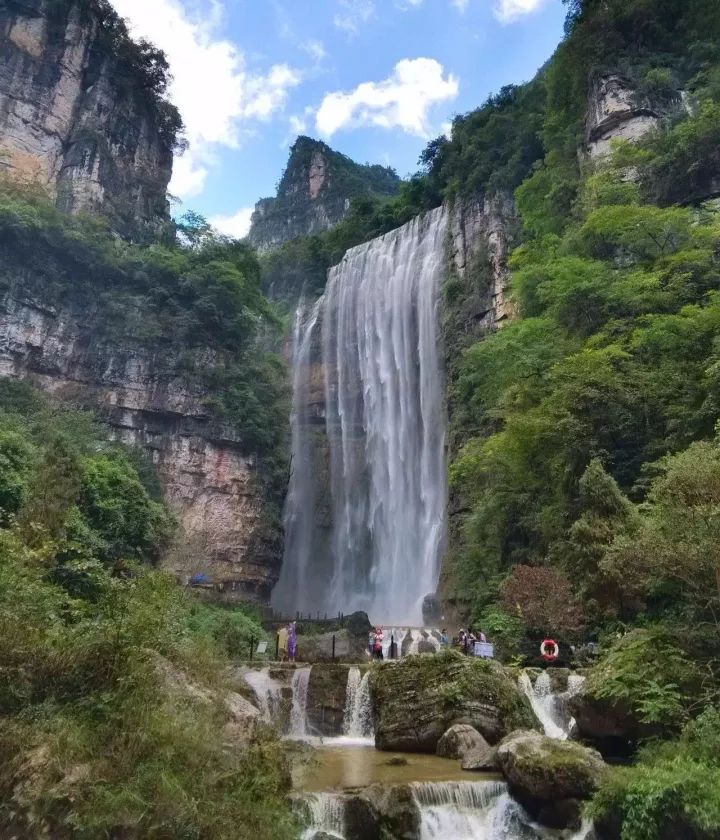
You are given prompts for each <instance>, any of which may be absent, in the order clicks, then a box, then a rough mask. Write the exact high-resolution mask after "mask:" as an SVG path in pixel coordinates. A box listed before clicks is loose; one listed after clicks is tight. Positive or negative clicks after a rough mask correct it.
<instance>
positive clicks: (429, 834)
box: [412, 782, 518, 840]
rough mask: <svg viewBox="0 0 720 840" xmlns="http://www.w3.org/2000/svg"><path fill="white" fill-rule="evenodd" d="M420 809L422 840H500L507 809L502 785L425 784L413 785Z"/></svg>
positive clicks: (507, 801) (486, 783) (505, 791)
mask: <svg viewBox="0 0 720 840" xmlns="http://www.w3.org/2000/svg"><path fill="white" fill-rule="evenodd" d="M412 790H413V796H414V798H415V802H416V803H417V805H418V808H419V809H420V840H447V838H450V837H452V838H453V840H491V839H492V840H501V839H502V838H510V837H513V836H518V835H513V834H509V833H507V831H506V830H505V823H507V822H508V820H507V811H508V807H509V805H510V804H511V802H512V800H510V798H509V797H508V796H507V786H506V785H505V784H504V783H503V782H424V783H419V784H414V785H412Z"/></svg>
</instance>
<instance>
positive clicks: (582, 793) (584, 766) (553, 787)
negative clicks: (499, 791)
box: [497, 731, 607, 828]
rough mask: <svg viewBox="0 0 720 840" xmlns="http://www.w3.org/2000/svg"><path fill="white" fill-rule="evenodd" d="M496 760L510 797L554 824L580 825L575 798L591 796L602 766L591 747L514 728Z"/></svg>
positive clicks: (499, 750) (600, 776) (601, 775)
mask: <svg viewBox="0 0 720 840" xmlns="http://www.w3.org/2000/svg"><path fill="white" fill-rule="evenodd" d="M497 760H498V764H499V765H500V768H501V770H502V772H503V774H504V776H505V778H506V779H507V781H508V783H509V785H510V791H511V793H512V794H513V796H515V797H516V798H517V799H518V800H519V801H520V802H521V803H522V804H523V805H524V806H525V807H526V808H527V809H528V811H530V813H531V814H533V815H534V816H536V817H537V818H538V819H539V820H541V821H542V822H544V823H545V824H547V825H551V826H553V827H557V828H565V827H568V826H570V827H575V826H576V825H577V824H579V814H580V809H579V806H578V805H577V801H578V800H584V799H590V798H591V797H592V795H593V793H594V792H595V790H596V789H597V787H598V785H599V782H600V780H601V779H602V777H603V775H604V774H605V772H606V769H607V768H606V765H605V764H604V763H603V760H602V758H601V757H600V754H599V753H597V752H595V750H591V749H588V748H587V747H583V746H581V745H580V744H574V743H572V742H568V741H556V740H554V739H552V738H547V737H546V736H545V735H541V734H540V733H538V732H523V731H520V732H513V733H512V734H511V735H509V736H508V737H507V738H505V739H504V740H503V742H502V743H501V744H500V746H499V747H498V751H497Z"/></svg>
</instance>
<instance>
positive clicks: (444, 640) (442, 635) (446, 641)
mask: <svg viewBox="0 0 720 840" xmlns="http://www.w3.org/2000/svg"><path fill="white" fill-rule="evenodd" d="M440 644H441V645H442V647H447V646H448V645H449V644H450V639H449V638H448V634H447V630H446V629H445V628H444V627H443V629H442V630H441V631H440Z"/></svg>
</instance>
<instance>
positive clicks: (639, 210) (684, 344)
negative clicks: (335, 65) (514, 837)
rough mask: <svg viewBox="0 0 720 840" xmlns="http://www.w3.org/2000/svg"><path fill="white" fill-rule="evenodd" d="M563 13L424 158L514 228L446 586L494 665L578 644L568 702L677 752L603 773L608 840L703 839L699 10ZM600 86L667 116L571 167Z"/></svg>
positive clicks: (707, 9)
mask: <svg viewBox="0 0 720 840" xmlns="http://www.w3.org/2000/svg"><path fill="white" fill-rule="evenodd" d="M569 12H570V14H569V17H568V24H567V27H568V37H567V39H566V41H565V42H564V43H563V44H562V45H561V46H560V48H559V50H558V52H557V54H556V55H555V56H554V58H553V60H552V61H551V62H550V64H549V65H548V66H547V68H546V69H545V70H544V71H543V72H542V73H541V74H540V76H539V78H538V79H536V80H535V81H534V82H533V83H532V84H531V85H529V86H527V87H525V88H521V89H519V90H513V91H507V92H506V93H505V94H504V95H503V96H502V97H501V98H499V99H496V100H493V101H491V102H490V103H488V105H487V106H486V108H485V109H483V110H481V111H480V112H478V113H476V114H471V115H468V116H467V117H463V118H460V119H459V120H457V121H456V123H455V127H454V132H453V139H452V141H451V142H445V141H441V142H439V143H437V144H436V145H435V147H434V148H433V150H432V156H431V159H430V161H429V164H430V174H429V178H430V181H431V182H435V183H438V182H439V184H440V189H441V191H442V192H443V193H444V194H445V195H446V196H449V195H457V194H458V193H461V192H462V190H463V189H465V188H466V186H467V187H468V188H470V189H478V188H479V189H485V190H493V189H498V188H505V189H507V188H512V187H516V188H517V189H516V199H517V203H518V206H519V210H520V213H521V217H522V222H523V244H522V245H521V246H520V247H518V248H517V249H516V250H515V252H514V253H513V255H512V258H511V269H512V296H513V301H514V306H515V309H516V313H517V317H516V318H515V319H513V321H512V323H510V324H508V325H506V326H505V327H503V329H501V330H500V331H499V332H497V333H496V334H495V335H493V336H491V337H488V338H485V339H484V340H482V341H480V342H479V343H477V344H475V345H473V346H471V347H469V348H467V349H466V350H465V352H464V353H463V355H462V358H461V359H460V360H459V361H458V362H457V367H456V368H455V370H454V371H453V372H452V373H453V374H454V377H453V381H452V385H451V387H452V394H451V399H452V400H453V401H454V405H455V406H456V412H455V416H454V419H453V421H452V422H453V425H454V429H453V432H452V433H453V434H454V435H455V436H456V437H459V439H461V440H465V441H466V442H465V444H464V446H463V448H462V449H461V451H460V452H459V454H458V455H457V456H456V457H455V458H454V461H453V463H452V465H451V481H452V483H453V486H454V488H455V492H456V493H458V495H459V497H460V498H461V499H462V504H463V506H464V507H465V508H466V509H467V515H466V518H465V526H464V532H463V534H462V537H461V540H460V544H459V545H456V546H455V547H454V554H453V557H452V558H451V563H452V566H451V568H452V573H451V579H452V584H454V585H455V586H456V587H457V591H458V593H461V592H462V593H467V592H472V593H473V595H472V597H471V599H469V600H466V603H467V606H468V608H469V609H470V612H471V615H472V618H473V619H474V620H475V621H476V622H477V623H480V624H482V626H483V627H484V628H487V630H489V631H490V632H491V634H492V635H493V636H494V637H495V638H496V639H497V640H498V642H499V643H500V644H501V645H505V646H506V649H507V650H508V651H509V652H512V651H514V650H517V649H518V645H520V644H521V641H522V639H523V638H525V637H531V638H537V637H538V636H540V637H542V635H543V634H546V633H554V634H559V635H561V636H564V637H568V638H570V639H573V638H574V639H576V640H578V641H580V640H583V639H590V638H592V639H596V640H600V641H601V643H602V646H603V648H604V649H605V651H606V652H605V655H604V658H603V660H602V663H601V665H600V666H599V667H598V669H597V671H596V673H595V674H594V676H593V678H592V680H591V688H590V693H591V694H593V693H594V695H595V696H596V697H597V698H598V699H600V700H604V701H606V702H608V703H610V704H611V705H612V704H614V705H615V706H622V707H623V708H624V709H625V710H626V711H627V713H628V714H630V715H631V716H632V717H634V718H635V719H636V720H638V721H640V722H642V723H643V724H644V725H646V727H647V729H646V731H647V732H648V733H652V734H653V735H659V734H660V735H662V736H663V737H668V736H672V735H673V734H678V733H680V732H681V731H682V732H683V733H684V734H683V735H682V737H681V741H680V743H679V744H675V745H673V746H672V747H668V748H665V747H663V746H661V745H657V746H655V747H653V748H652V749H650V748H648V752H647V753H646V754H644V755H643V758H642V760H641V764H640V766H639V767H638V768H637V769H635V770H627V771H619V772H618V773H617V774H616V776H615V778H614V779H613V781H612V783H611V784H609V785H608V786H607V788H606V789H605V790H604V791H603V792H602V794H601V795H600V797H599V798H598V800H597V805H596V812H597V813H598V814H602V815H604V816H605V817H608V818H612V820H614V821H615V822H617V823H618V824H619V823H620V822H622V824H623V828H622V831H623V837H625V838H651V837H658V836H661V835H662V836H671V835H665V834H662V832H663V830H667V826H668V825H670V824H675V825H676V830H677V832H678V833H677V834H676V835H673V836H693V837H700V836H703V837H704V836H716V833H715V832H717V831H720V800H718V798H717V791H718V788H717V785H716V784H715V782H712V781H711V779H713V778H714V779H715V780H716V779H717V777H718V776H717V774H718V772H719V768H718V766H717V764H716V762H717V751H716V749H715V750H713V749H707V748H706V747H707V745H709V744H710V743H717V739H718V737H719V730H718V712H717V703H718V700H719V699H720V694H719V691H720V682H719V681H718V667H719V666H720V630H719V625H718V621H717V617H718V614H719V611H720V588H719V587H718V580H719V579H720V578H719V573H720V556H719V555H718V537H719V536H720V534H719V533H718V532H717V528H718V522H719V521H720V495H718V486H719V485H720V442H719V441H718V439H717V437H716V435H717V433H718V428H717V424H718V420H719V419H720V415H719V413H718V378H717V376H718V355H717V354H718V326H719V321H718V316H719V315H720V308H719V301H718V290H719V281H720V263H719V262H718V246H719V245H720V215H718V210H717V205H716V202H715V200H714V199H715V196H716V195H717V192H718V180H717V179H718V174H719V172H720V170H719V168H718V157H717V150H718V148H719V147H720V104H719V103H720V86H719V85H718V81H719V80H720V49H719V48H718V39H719V38H720V9H719V8H718V7H717V4H715V3H712V2H703V0H698V2H672V0H670V2H654V3H647V2H644V0H643V2H606V1H605V0H603V2H591V0H586V2H574V3H572V4H570V10H569ZM607 71H612V72H614V73H620V74H623V75H624V76H625V77H626V78H627V79H628V80H630V82H631V83H632V85H633V86H634V87H635V89H636V91H637V94H636V95H637V96H638V97H642V98H649V99H650V100H651V101H654V102H658V101H660V102H663V101H666V102H668V101H678V100H682V101H683V102H684V108H683V109H681V110H679V111H676V112H675V113H674V114H673V115H672V116H669V117H668V118H667V119H665V120H661V121H660V123H659V124H658V127H657V128H656V129H655V130H654V131H652V132H650V133H649V134H648V135H647V136H646V137H645V138H644V139H642V140H641V141H640V142H638V143H629V142H626V141H617V142H616V144H615V146H614V151H613V153H612V155H611V156H610V157H601V158H598V159H596V160H595V161H591V160H590V159H589V158H587V157H585V156H583V155H582V154H580V155H579V154H578V149H580V148H582V146H583V142H584V135H583V131H584V126H583V119H584V116H585V111H586V108H587V96H588V80H589V79H590V80H591V79H592V78H593V76H594V75H595V76H596V75H597V74H599V73H602V72H607ZM516 109H518V110H516ZM513 115H516V116H517V120H518V122H517V125H519V126H520V129H519V130H517V128H516V130H515V131H514V132H513V135H512V136H513V140H512V143H509V144H508V143H506V142H505V140H504V138H505V137H507V136H508V130H507V128H506V121H509V122H510V124H511V125H512V123H513ZM538 139H540V140H541V141H542V155H541V157H542V159H540V156H538V159H536V160H535V162H534V163H533V159H534V158H535V157H536V156H537V155H538V146H537V143H538ZM528 163H531V164H532V165H531V166H529V167H528ZM523 170H525V173H523ZM523 174H525V177H523ZM458 597H466V596H465V595H462V596H460V595H459V596H458ZM698 715H700V717H699V718H698ZM683 727H685V728H684V729H683ZM704 832H709V833H707V834H705V833H704Z"/></svg>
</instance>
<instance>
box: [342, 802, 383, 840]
mask: <svg viewBox="0 0 720 840" xmlns="http://www.w3.org/2000/svg"><path fill="white" fill-rule="evenodd" d="M344 823H345V837H346V838H347V840H361V838H362V840H365V839H366V838H367V840H381V834H380V815H379V813H378V811H377V810H376V808H375V807H374V805H373V803H372V802H371V801H370V799H368V797H367V796H366V791H363V792H362V793H359V794H357V795H351V796H348V797H347V799H346V800H345V808H344Z"/></svg>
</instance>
